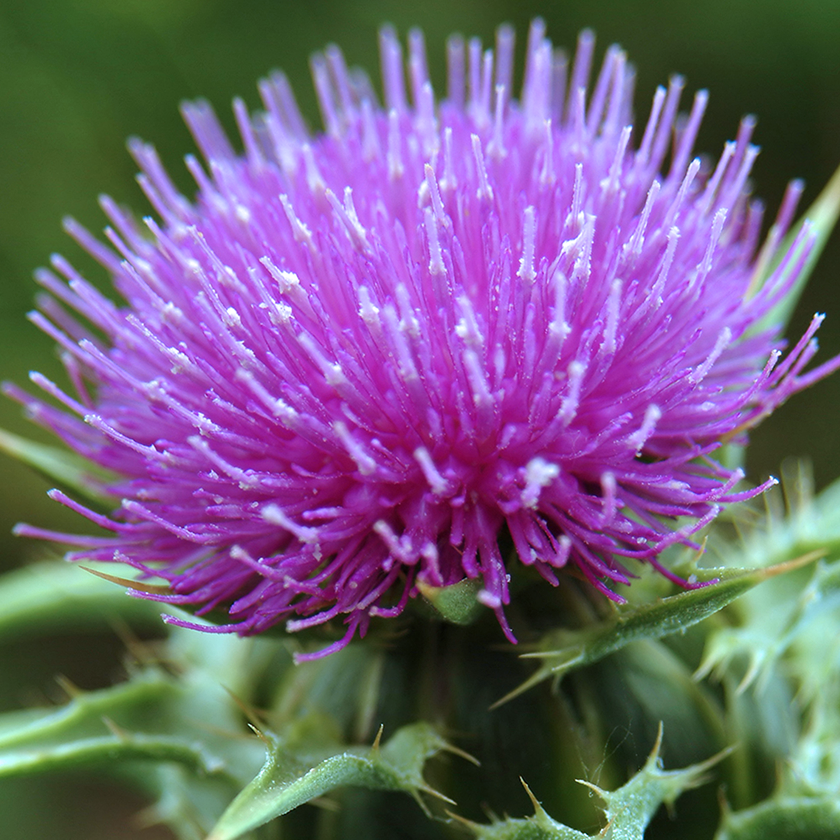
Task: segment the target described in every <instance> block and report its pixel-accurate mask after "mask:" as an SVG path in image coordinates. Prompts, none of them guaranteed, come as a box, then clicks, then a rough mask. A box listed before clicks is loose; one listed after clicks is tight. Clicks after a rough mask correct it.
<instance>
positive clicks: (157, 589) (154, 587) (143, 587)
mask: <svg viewBox="0 0 840 840" xmlns="http://www.w3.org/2000/svg"><path fill="white" fill-rule="evenodd" d="M79 568H81V569H84V570H85V571H86V572H90V573H91V574H92V575H95V576H96V577H98V578H102V580H107V581H110V582H111V583H117V584H119V585H120V586H125V587H126V588H127V589H134V590H135V591H137V592H145V593H147V594H149V595H171V594H172V590H171V589H170V588H169V584H165V585H160V584H154V583H142V582H141V581H137V580H131V579H130V578H121V577H117V576H116V575H109V574H106V573H105V572H100V571H97V570H96V569H91V568H90V567H89V566H80V567H79Z"/></svg>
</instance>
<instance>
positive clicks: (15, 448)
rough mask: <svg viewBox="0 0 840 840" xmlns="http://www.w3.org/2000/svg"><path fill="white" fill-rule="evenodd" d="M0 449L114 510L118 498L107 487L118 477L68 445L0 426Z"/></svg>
mask: <svg viewBox="0 0 840 840" xmlns="http://www.w3.org/2000/svg"><path fill="white" fill-rule="evenodd" d="M0 451H3V452H5V453H6V454H8V455H10V456H11V457H12V458H15V459H16V460H18V461H20V462H21V463H24V464H26V465H27V466H29V467H32V469H34V470H35V471H36V472H39V473H41V474H42V475H44V476H46V477H47V478H48V479H50V481H54V482H55V483H56V484H57V485H59V486H60V487H61V488H62V489H64V490H69V491H71V492H75V493H78V494H79V495H81V496H83V497H84V498H85V499H86V500H87V501H89V502H92V503H94V504H95V505H96V506H97V507H98V508H100V509H105V510H109V511H110V510H113V508H114V507H115V505H116V504H117V503H118V502H119V500H118V499H116V498H115V497H114V496H112V495H110V494H109V493H108V492H107V490H106V487H107V485H108V484H112V483H114V482H116V481H117V480H118V477H117V476H116V475H114V474H113V473H109V472H108V471H107V470H104V469H102V468H101V467H99V466H97V465H96V464H94V463H93V462H92V461H89V460H87V458H83V457H82V456H81V455H77V454H76V453H75V452H71V451H70V450H69V449H64V448H62V447H60V446H50V445H48V444H44V443H38V442H36V441H34V440H28V439H27V438H22V437H20V436H19V435H16V434H13V433H12V432H7V431H6V430H5V429H0Z"/></svg>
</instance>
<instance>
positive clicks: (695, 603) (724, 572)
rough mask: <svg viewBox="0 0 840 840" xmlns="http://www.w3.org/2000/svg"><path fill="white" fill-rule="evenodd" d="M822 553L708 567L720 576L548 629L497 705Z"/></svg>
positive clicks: (665, 631) (699, 615) (688, 620)
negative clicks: (529, 669) (531, 661)
mask: <svg viewBox="0 0 840 840" xmlns="http://www.w3.org/2000/svg"><path fill="white" fill-rule="evenodd" d="M821 553H822V552H819V553H815V554H813V556H811V555H806V556H805V557H803V558H799V559H798V560H795V561H791V562H789V563H781V564H779V565H777V566H770V567H768V568H763V569H748V570H744V569H716V570H704V572H703V573H704V575H705V574H707V575H709V577H710V578H711V576H712V575H715V577H716V580H717V582H710V583H708V585H706V586H701V587H699V588H697V589H689V590H686V591H682V592H680V593H678V594H676V595H671V596H669V597H666V598H660V599H658V600H656V601H653V602H651V603H645V604H641V605H634V606H628V607H625V608H616V611H615V613H614V614H613V616H611V617H610V618H608V619H607V620H605V621H601V622H597V623H594V624H592V625H590V626H588V627H584V628H582V629H577V630H570V629H568V628H558V629H556V630H550V631H549V632H547V633H546V634H545V635H544V636H543V637H542V639H541V640H540V641H539V642H537V643H536V645H535V647H536V650H535V651H533V652H529V653H525V654H523V657H524V658H535V659H539V660H540V661H541V664H540V666H539V668H538V669H537V670H536V671H535V672H534V673H533V674H532V675H531V676H530V677H529V678H528V679H527V680H526V681H525V682H524V683H522V684H521V685H520V686H519V687H518V688H516V689H515V690H514V691H512V692H510V693H509V694H507V695H505V696H504V697H502V698H501V699H500V700H499V701H498V702H497V703H496V704H495V705H500V704H501V703H505V702H507V701H508V700H511V699H512V698H514V697H516V696H517V695H519V694H522V692H524V691H527V690H528V689H529V688H532V687H533V686H535V685H538V684H539V683H541V682H543V681H544V680H547V679H549V678H554V679H555V680H560V679H562V678H563V676H564V675H565V674H567V673H569V672H570V671H572V670H574V669H576V668H582V667H584V666H585V665H591V664H593V663H595V662H598V661H600V660H601V659H603V658H604V657H605V656H609V655H610V654H611V653H615V652H616V651H618V650H621V648H623V647H625V646H626V645H628V644H629V643H630V642H635V641H639V640H642V639H660V638H662V637H664V636H668V635H671V634H673V633H678V632H683V631H685V630H686V629H687V628H688V627H691V626H692V625H694V624H697V623H698V622H700V621H703V619H705V618H708V617H709V616H710V615H714V613H716V612H718V611H719V610H721V609H723V608H724V607H725V606H727V605H728V604H731V603H732V602H733V601H734V600H735V599H736V598H739V597H740V596H741V595H743V594H744V593H745V592H748V591H749V590H750V589H752V588H753V587H754V586H757V585H758V584H759V583H761V582H762V581H765V580H767V579H768V578H770V577H773V576H775V575H778V574H781V573H783V572H786V571H789V570H790V569H793V568H798V567H799V566H801V565H803V564H804V563H806V562H810V561H812V560H815V559H816V557H817V556H819V554H821Z"/></svg>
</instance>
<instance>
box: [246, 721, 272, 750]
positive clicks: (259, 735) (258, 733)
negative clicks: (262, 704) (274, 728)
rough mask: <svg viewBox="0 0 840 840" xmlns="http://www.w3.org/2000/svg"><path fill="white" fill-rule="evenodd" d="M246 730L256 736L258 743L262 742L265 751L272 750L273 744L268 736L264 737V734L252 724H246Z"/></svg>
mask: <svg viewBox="0 0 840 840" xmlns="http://www.w3.org/2000/svg"><path fill="white" fill-rule="evenodd" d="M248 729H250V730H251V732H253V733H254V735H256V736H257V738H259V739H260V741H262V742H263V744H264V745H265V747H266V749H269V750H273V749H274V742H273V741H272V740H271V738H269V737H268V735H266V734H265V733H264V732H261V731H260V730H259V729H257V727H256V726H254V724H253V723H249V724H248Z"/></svg>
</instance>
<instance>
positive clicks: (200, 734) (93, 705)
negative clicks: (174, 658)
mask: <svg viewBox="0 0 840 840" xmlns="http://www.w3.org/2000/svg"><path fill="white" fill-rule="evenodd" d="M192 695H193V692H192V690H191V687H190V686H188V685H183V684H181V683H179V682H177V681H175V680H173V679H171V678H169V677H166V676H165V675H163V674H161V673H159V672H157V671H155V670H153V669H149V670H147V671H143V672H140V673H138V674H137V675H135V676H134V678H133V679H132V680H131V681H129V682H126V683H123V684H121V685H118V686H115V687H113V688H108V689H103V690H101V691H94V692H85V691H80V690H74V693H73V696H72V698H71V700H70V701H69V702H68V703H67V704H66V705H65V706H63V707H61V708H59V709H55V710H53V709H46V710H40V711H39V712H37V713H33V712H31V711H29V710H27V711H25V712H11V713H8V714H7V715H3V716H0V724H2V727H0V777H2V776H19V775H24V774H29V773H38V772H45V771H48V770H53V769H57V768H65V767H72V766H76V765H79V764H90V763H100V762H103V761H107V762H115V761H122V760H127V759H138V758H141V759H146V760H149V761H154V762H173V761H174V762H178V763H180V764H183V765H185V766H187V767H188V768H190V770H191V771H192V772H194V773H197V774H200V775H207V774H222V776H224V777H228V778H229V780H230V781H231V782H232V783H241V782H242V781H244V779H243V776H245V778H247V775H246V774H247V770H246V771H245V772H244V773H243V772H242V769H241V767H242V759H243V757H244V758H245V766H248V765H249V764H250V763H251V762H252V761H253V758H254V757H255V756H254V755H253V754H254V753H255V750H253V749H250V752H251V753H252V756H251V758H250V759H248V757H247V756H244V752H247V751H248V749H249V747H247V746H246V747H245V750H244V751H243V745H245V744H248V742H245V741H241V740H240V739H239V737H238V735H237V733H236V732H235V731H234V732H232V733H231V736H229V737H228V738H225V737H224V736H222V735H220V734H219V733H218V732H216V733H215V737H209V733H208V732H207V731H204V730H203V729H202V728H201V725H200V720H201V715H200V712H201V705H202V704H200V703H197V702H195V699H196V698H194V697H193V696H192ZM204 702H205V705H206V703H207V700H206V698H205V701H204ZM214 708H215V704H214ZM215 711H216V715H215V717H214V718H213V719H212V720H213V723H214V724H216V725H223V723H225V722H226V723H228V724H231V723H233V721H232V720H227V721H225V719H224V717H222V719H221V720H220V717H221V716H220V714H219V713H218V709H215ZM226 717H228V718H230V717H231V716H226ZM197 724H198V725H197ZM225 741H229V742H230V744H229V745H226V744H225ZM228 746H229V747H230V748H228ZM232 758H233V759H234V760H231V759H232ZM251 766H252V765H251ZM235 768H238V772H236V771H235Z"/></svg>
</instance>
